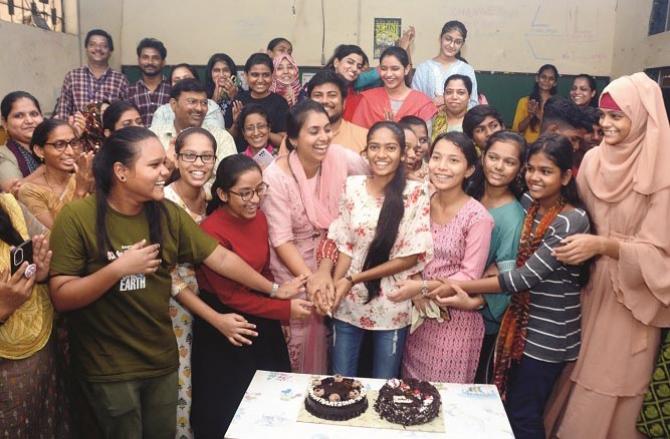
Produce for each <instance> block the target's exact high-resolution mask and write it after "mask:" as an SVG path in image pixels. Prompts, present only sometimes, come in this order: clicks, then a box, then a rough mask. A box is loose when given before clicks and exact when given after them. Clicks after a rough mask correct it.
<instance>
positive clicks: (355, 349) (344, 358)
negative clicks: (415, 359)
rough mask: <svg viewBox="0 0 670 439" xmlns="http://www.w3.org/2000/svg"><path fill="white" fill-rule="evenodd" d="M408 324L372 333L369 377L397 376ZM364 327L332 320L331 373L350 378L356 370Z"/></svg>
mask: <svg viewBox="0 0 670 439" xmlns="http://www.w3.org/2000/svg"><path fill="white" fill-rule="evenodd" d="M407 330H408V327H404V328H401V329H393V330H388V331H370V332H372V334H373V335H372V346H373V354H372V377H373V378H386V379H388V378H394V377H397V376H398V372H399V369H400V360H401V359H402V352H403V349H404V347H405V337H406V336H407ZM365 331H367V329H361V328H359V327H357V326H354V325H350V324H349V323H345V322H343V321H341V320H336V319H333V357H332V359H333V373H338V374H340V375H344V376H349V377H353V376H356V375H357V372H358V356H359V354H360V351H361V341H362V340H363V334H364V333H365Z"/></svg>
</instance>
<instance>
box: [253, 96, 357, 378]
mask: <svg viewBox="0 0 670 439" xmlns="http://www.w3.org/2000/svg"><path fill="white" fill-rule="evenodd" d="M329 127H330V122H329V121H328V115H327V113H326V112H325V110H324V109H323V107H322V106H321V105H320V104H317V103H315V102H313V101H309V100H307V101H304V102H301V103H299V104H297V105H295V106H294V107H293V108H292V109H291V111H290V113H289V119H288V123H287V133H288V142H287V143H288V144H290V145H291V147H290V149H292V151H291V152H290V153H289V154H288V155H287V156H282V157H279V158H278V159H276V160H275V161H274V162H273V163H272V164H271V165H270V166H268V167H267V169H266V170H265V172H264V173H263V179H264V181H265V182H266V183H267V184H268V185H269V188H268V192H267V194H266V196H265V199H264V200H263V204H262V209H263V211H264V212H265V215H266V216H267V219H268V227H269V235H270V244H271V247H272V252H271V255H270V270H271V271H272V274H273V275H274V277H275V280H276V281H277V282H278V283H281V282H283V281H284V280H288V279H293V277H295V276H296V275H297V274H305V275H309V274H311V273H312V272H313V271H315V270H316V254H315V250H316V245H317V244H318V243H319V241H320V239H321V237H322V235H324V234H325V232H326V231H327V229H328V226H329V225H330V223H331V222H332V221H333V220H334V219H335V218H336V217H337V214H338V202H339V198H340V194H341V193H342V191H343V189H344V184H345V181H346V178H347V176H348V175H356V174H365V173H367V164H366V162H365V160H364V159H363V158H362V157H361V156H359V155H357V154H356V153H354V152H353V151H351V150H348V149H346V148H344V147H342V146H340V145H330V139H331V133H330V129H329ZM310 130H313V131H310ZM313 132H316V134H312V133H313ZM324 149H325V152H322V151H323V150H324ZM308 172H309V173H310V174H311V175H308ZM287 250H288V251H287ZM293 270H295V271H293ZM287 342H288V348H289V355H290V358H291V368H292V370H293V371H294V372H300V373H320V374H324V373H326V372H327V343H326V327H325V325H324V322H323V317H322V316H319V315H317V314H316V312H314V313H313V314H312V317H311V318H309V319H307V320H300V321H298V320H291V322H290V334H289V337H288V340H287Z"/></svg>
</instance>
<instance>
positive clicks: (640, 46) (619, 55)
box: [611, 0, 670, 78]
mask: <svg viewBox="0 0 670 439" xmlns="http://www.w3.org/2000/svg"><path fill="white" fill-rule="evenodd" d="M652 3H653V0H619V1H618V4H617V10H616V20H615V27H614V52H613V54H612V68H611V77H612V78H617V77H619V76H621V75H626V74H630V73H635V72H639V71H642V70H644V69H648V68H653V67H668V66H670V32H663V33H660V34H656V35H651V36H649V35H648V33H649V16H650V13H651V7H652Z"/></svg>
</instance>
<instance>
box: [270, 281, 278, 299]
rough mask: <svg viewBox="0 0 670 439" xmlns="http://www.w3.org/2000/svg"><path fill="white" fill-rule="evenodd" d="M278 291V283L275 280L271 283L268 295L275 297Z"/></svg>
mask: <svg viewBox="0 0 670 439" xmlns="http://www.w3.org/2000/svg"><path fill="white" fill-rule="evenodd" d="M277 291H279V284H278V283H277V282H273V283H272V289H271V290H270V297H275V296H276V295H277Z"/></svg>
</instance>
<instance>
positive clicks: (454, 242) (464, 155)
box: [402, 133, 493, 383]
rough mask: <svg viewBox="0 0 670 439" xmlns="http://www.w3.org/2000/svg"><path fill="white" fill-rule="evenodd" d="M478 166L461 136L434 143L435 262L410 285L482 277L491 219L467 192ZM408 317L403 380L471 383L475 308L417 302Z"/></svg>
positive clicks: (479, 326)
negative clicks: (442, 308)
mask: <svg viewBox="0 0 670 439" xmlns="http://www.w3.org/2000/svg"><path fill="white" fill-rule="evenodd" d="M476 164H477V153H476V152H475V147H474V144H473V143H472V141H471V140H470V139H468V138H467V136H465V135H464V134H462V133H446V134H443V135H442V136H439V137H438V138H437V139H436V140H435V142H433V145H432V147H431V151H430V160H429V161H428V167H429V175H430V181H431V183H432V184H433V186H434V188H435V190H436V192H435V193H434V195H433V196H432V198H431V203H430V204H431V207H430V219H431V226H430V228H431V234H432V239H433V243H434V245H435V257H434V258H433V260H432V261H430V262H429V263H428V264H427V265H426V268H425V270H423V275H422V278H423V280H421V281H419V280H417V281H410V283H411V284H414V283H417V284H418V285H421V287H420V288H423V287H425V285H428V282H430V281H434V280H436V279H438V278H447V277H448V278H450V279H478V278H479V277H481V275H482V273H483V271H484V268H485V263H486V256H487V254H488V251H489V243H490V238H491V230H492V229H493V219H492V218H491V216H490V215H489V214H488V213H487V212H486V209H485V208H484V207H483V206H482V205H481V204H480V203H479V202H478V201H476V200H475V199H473V198H472V197H470V196H469V195H467V194H466V193H465V187H466V185H467V182H468V180H469V178H470V177H471V176H472V174H473V172H474V171H475V167H476ZM412 313H413V314H414V316H415V317H414V318H413V319H412V322H413V323H414V324H413V325H412V328H411V333H410V335H409V336H408V337H407V342H406V344H405V354H404V358H403V368H402V375H403V377H408V378H417V379H421V380H431V381H441V382H460V383H471V382H473V380H474V375H475V369H476V367H477V361H478V360H479V351H480V348H481V344H482V338H483V336H484V323H483V321H482V316H481V314H480V313H479V312H477V310H476V307H472V306H465V305H462V306H460V308H459V307H454V309H450V310H441V309H439V307H438V306H437V304H436V303H435V302H434V301H429V300H427V299H426V298H424V297H416V298H414V300H413V309H412ZM445 319H448V321H444V320H445Z"/></svg>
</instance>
